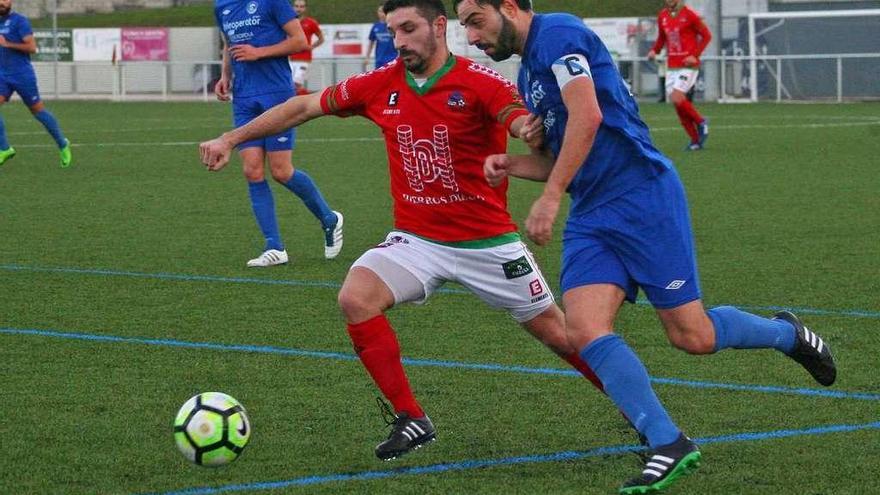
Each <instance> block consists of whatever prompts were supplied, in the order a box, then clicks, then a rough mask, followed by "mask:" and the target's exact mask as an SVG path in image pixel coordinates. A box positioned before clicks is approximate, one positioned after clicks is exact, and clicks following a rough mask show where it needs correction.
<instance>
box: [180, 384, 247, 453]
mask: <svg viewBox="0 0 880 495" xmlns="http://www.w3.org/2000/svg"><path fill="white" fill-rule="evenodd" d="M250 437H251V424H250V421H249V420H248V417H247V413H246V412H245V410H244V407H242V405H241V404H239V403H238V401H237V400H235V399H233V398H232V397H230V396H228V395H226V394H223V393H220V392H205V393H203V394H198V395H196V396H195V397H192V398H190V399H189V400H188V401H186V402H185V403H184V404H183V407H181V408H180V411H178V412H177V417H176V418H174V441H175V442H176V443H177V448H178V449H180V451H181V452H182V453H183V455H184V456H185V457H186V458H187V459H189V460H190V461H191V462H194V463H196V464H198V465H199V466H222V465H224V464H229V463H230V462H232V461H234V460H235V459H237V458H238V456H239V455H241V452H242V450H244V447H245V445H247V443H248V440H249V439H250Z"/></svg>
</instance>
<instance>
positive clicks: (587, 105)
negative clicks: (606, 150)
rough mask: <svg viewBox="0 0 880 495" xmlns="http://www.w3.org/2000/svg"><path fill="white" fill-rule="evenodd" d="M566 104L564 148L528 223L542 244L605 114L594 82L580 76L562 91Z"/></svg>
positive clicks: (531, 234)
mask: <svg viewBox="0 0 880 495" xmlns="http://www.w3.org/2000/svg"><path fill="white" fill-rule="evenodd" d="M562 101H563V103H564V104H565V107H566V109H568V123H567V124H566V125H565V134H564V137H563V140H562V149H561V150H560V151H559V156H557V157H556V163H555V164H554V165H553V169H552V171H551V172H550V175H549V177H547V185H546V186H544V192H543V193H542V194H541V196H540V197H539V198H538V199H537V200H536V201H535V203H534V204H533V205H532V209H531V210H530V212H529V216H528V218H526V222H525V227H526V235H528V237H529V238H530V239H532V240H533V241H535V243H537V244H538V245H544V244H546V243H548V242H549V241H550V238H551V236H552V235H553V222H554V221H556V215H557V214H558V213H559V204H560V202H561V201H562V196H563V195H564V194H565V191H566V189H567V188H568V185H569V184H570V183H571V181H572V179H573V178H574V176H575V174H576V173H577V171H578V169H579V168H580V167H581V164H582V163H583V162H584V160H586V158H587V155H589V153H590V149H591V148H592V147H593V140H594V139H595V138H596V132H597V131H598V130H599V125H601V124H602V111H601V110H600V109H599V102H598V100H597V99H596V87H595V86H594V85H593V81H592V80H591V79H589V78H587V77H578V78H575V79H572V80H571V81H569V82H568V84H566V85H565V87H563V88H562Z"/></svg>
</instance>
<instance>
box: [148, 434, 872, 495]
mask: <svg viewBox="0 0 880 495" xmlns="http://www.w3.org/2000/svg"><path fill="white" fill-rule="evenodd" d="M876 429H880V421H878V422H873V423H864V424H857V425H831V426H817V427H813V428H804V429H800V430H774V431H762V432H749V433H737V434H732V435H720V436H713V437H703V438H695V439H694V441H695V442H697V443H698V444H700V445H701V446H704V445H709V444H713V443H718V444H725V443H735V442H755V441H760V440H774V439H780V438H791V437H801V436H809V435H828V434H832V433H848V432H853V431H861V430H876ZM642 449H643V447H641V446H638V445H613V446H607V447H599V448H595V449H590V450H568V451H563V452H555V453H552V454H538V455H527V456H516V457H502V458H498V459H470V460H465V461H460V462H449V463H443V464H431V465H428V466H414V467H407V468H398V469H389V470H385V471H362V472H360V473H339V474H329V475H323V476H305V477H302V478H293V479H289V480H280V481H264V482H254V483H240V484H235V485H222V486H216V487H195V488H186V489H183V490H175V491H169V492H154V493H153V494H151V495H160V494H161V495H210V494H214V493H228V492H245V491H256V490H274V489H279V488H290V487H298V486H311V485H321V484H327V483H334V482H345V481H370V480H378V479H385V478H396V477H398V476H412V475H424V474H438V473H446V472H453V471H470V470H473V469H482V468H493V467H501V466H512V465H518V464H537V463H547V462H560V461H574V460H581V459H588V458H591V457H599V456H607V455H619V454H625V453H629V452H637V451H639V450H642Z"/></svg>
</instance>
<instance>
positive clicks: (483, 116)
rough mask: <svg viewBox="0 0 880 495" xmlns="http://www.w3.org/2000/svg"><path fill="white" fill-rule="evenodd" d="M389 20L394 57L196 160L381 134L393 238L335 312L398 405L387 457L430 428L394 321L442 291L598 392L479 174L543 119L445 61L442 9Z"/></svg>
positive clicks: (413, 1) (402, 3)
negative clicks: (356, 124) (504, 325)
mask: <svg viewBox="0 0 880 495" xmlns="http://www.w3.org/2000/svg"><path fill="white" fill-rule="evenodd" d="M383 9H384V11H385V13H386V14H387V18H386V22H387V23H388V29H389V30H390V31H391V33H392V35H393V36H394V44H395V47H396V48H397V49H398V51H399V52H400V57H399V58H398V59H397V60H395V61H393V62H391V63H389V64H387V65H385V66H383V67H381V68H379V69H376V70H374V71H372V72H368V73H366V74H358V75H355V76H352V77H350V78H348V79H346V80H345V81H343V82H342V83H340V84H337V85H336V86H332V87H330V88H327V89H325V90H324V91H323V93H321V94H318V93H315V94H312V95H306V96H300V97H296V98H292V99H290V100H288V101H287V102H286V103H283V104H282V105H279V106H277V107H275V108H273V109H271V110H269V111H268V112H266V113H264V114H263V115H262V116H260V117H258V118H257V119H255V120H254V121H252V122H251V123H250V124H248V125H246V126H244V127H240V128H238V129H235V130H233V131H230V132H228V133H226V134H224V135H223V136H221V137H219V138H217V139H214V140H212V141H208V142H205V143H202V144H201V146H200V154H201V159H202V162H203V163H204V164H205V165H207V167H208V169H209V170H219V169H220V168H222V167H223V166H225V165H226V163H227V162H228V160H229V155H230V153H231V150H232V149H233V147H234V146H235V145H236V144H237V143H239V142H241V141H243V140H247V139H253V138H254V137H256V136H261V135H264V134H270V133H273V132H277V130H280V129H285V128H288V127H294V126H297V125H300V124H302V123H304V122H306V121H308V120H311V119H314V118H317V117H320V116H322V115H327V114H335V115H339V116H351V115H361V116H363V117H366V118H368V119H370V120H372V121H373V122H375V123H376V124H377V125H378V126H379V127H381V129H382V133H383V135H384V137H385V144H386V149H387V154H388V162H389V163H388V165H389V174H390V176H391V194H392V196H393V199H394V230H393V231H392V232H391V233H389V234H388V236H387V237H386V238H385V241H384V242H383V243H382V244H380V245H378V246H376V247H375V248H373V249H370V250H368V251H367V252H366V253H364V254H363V255H362V256H361V257H360V258H358V260H357V261H355V262H354V265H353V266H352V268H351V269H350V271H349V273H348V275H347V277H346V279H345V282H344V283H343V286H342V289H341V290H340V292H339V305H340V308H341V309H342V312H343V314H344V315H345V318H346V321H347V323H348V333H349V335H350V336H351V340H352V343H353V344H354V347H355V350H356V351H357V353H358V356H359V357H360V360H361V362H362V363H363V365H364V367H365V368H366V369H367V371H368V372H369V373H370V375H371V376H372V378H373V380H374V381H375V382H376V384H377V385H378V386H379V389H380V390H381V391H382V393H383V394H384V395H385V397H386V398H387V399H388V400H389V401H390V402H391V403H392V405H393V406H394V413H395V420H394V423H393V428H392V431H391V433H390V434H389V436H388V439H387V440H386V441H384V442H382V443H381V444H379V445H378V446H377V447H376V455H377V456H378V457H379V458H380V459H385V460H387V459H393V458H395V457H398V456H400V455H402V454H405V453H407V452H409V451H410V450H412V449H415V448H418V447H419V446H421V445H422V444H424V443H426V442H430V441H432V440H433V439H434V437H435V429H434V425H433V424H432V423H431V420H430V419H429V418H428V416H427V415H426V414H425V412H424V411H423V410H422V407H421V405H420V404H419V403H418V402H417V401H416V399H415V396H414V395H413V392H412V390H411V388H410V385H409V382H408V380H407V377H406V373H405V372H404V370H403V365H402V363H401V360H400V346H399V344H398V342H397V337H396V335H395V332H394V330H393V329H392V328H391V325H390V324H389V322H388V320H387V319H386V317H385V311H386V310H388V309H390V308H391V307H393V306H395V305H397V304H401V303H406V302H413V303H417V304H418V303H422V302H424V301H425V300H426V299H427V298H428V297H429V296H430V295H431V294H432V293H433V292H434V291H435V290H437V289H438V288H439V287H440V286H441V285H443V284H444V283H445V282H447V281H454V282H458V283H460V284H462V285H463V286H465V287H466V288H468V289H469V290H470V291H471V292H473V293H474V294H475V295H477V296H478V297H479V298H480V299H482V300H483V301H484V302H486V303H487V304H489V305H491V306H493V307H498V308H503V309H505V310H506V311H507V312H508V313H509V314H510V315H511V316H512V317H513V318H514V319H515V320H516V321H518V322H519V323H521V324H522V325H523V327H524V328H525V329H526V330H527V331H529V332H530V333H531V334H532V335H533V336H535V337H536V338H537V339H539V340H540V341H541V342H542V343H544V344H545V345H547V346H548V347H549V348H550V349H552V350H553V351H554V352H556V353H557V354H558V355H559V356H561V357H562V358H563V359H565V360H566V361H568V362H569V363H570V364H571V365H572V366H574V367H575V368H576V369H578V371H580V372H581V373H582V374H583V375H584V376H586V377H587V378H589V379H590V380H591V381H592V382H593V384H594V385H596V386H597V387H599V388H600V389H601V385H600V383H599V382H598V381H597V380H596V378H595V375H594V374H593V373H592V370H590V369H589V367H587V366H585V365H584V362H583V360H581V359H580V358H579V356H577V354H576V353H574V349H572V348H571V346H570V345H569V343H568V341H567V339H566V338H565V328H564V323H563V315H562V311H561V310H560V309H559V308H558V307H557V306H556V304H555V303H554V300H553V295H552V293H551V292H550V290H549V289H548V286H547V282H546V280H545V278H544V276H543V274H542V273H541V271H540V269H539V268H538V266H537V264H536V263H535V260H534V258H533V256H532V254H531V253H530V252H529V250H528V249H527V248H526V246H525V244H523V242H522V241H521V240H520V236H519V233H518V232H517V228H516V225H515V224H514V223H513V220H512V219H511V216H510V213H509V212H508V211H507V182H506V180H504V181H502V182H501V183H500V184H499V185H498V187H491V186H490V185H489V184H488V183H487V181H486V179H485V177H484V175H483V162H484V160H485V158H486V157H487V156H488V155H491V154H497V153H504V152H505V151H506V148H507V134H508V133H510V134H511V135H514V136H520V137H523V138H525V139H526V141H527V142H529V141H532V138H533V137H534V135H535V134H537V133H538V132H539V129H540V127H541V123H540V121H536V120H534V119H532V118H531V117H530V116H529V115H528V112H526V110H525V109H524V107H523V104H522V101H521V99H520V98H519V96H518V94H517V90H516V87H515V86H514V85H513V84H512V83H510V82H509V81H507V80H506V79H504V78H503V77H501V76H500V75H499V74H498V73H496V72H495V71H493V70H491V69H489V68H486V67H484V66H482V65H479V64H477V63H475V62H474V61H472V60H469V59H467V58H463V57H457V56H454V55H452V54H451V53H450V52H449V48H448V47H447V43H446V25H447V17H446V9H445V7H444V6H443V2H442V0H388V1H387V2H386V3H385V4H384V6H383ZM273 130H274V131H273ZM532 144H534V143H532Z"/></svg>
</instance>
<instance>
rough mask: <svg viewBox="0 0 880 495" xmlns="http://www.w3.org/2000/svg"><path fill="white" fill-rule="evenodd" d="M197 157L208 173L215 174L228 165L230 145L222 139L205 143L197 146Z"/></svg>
mask: <svg viewBox="0 0 880 495" xmlns="http://www.w3.org/2000/svg"><path fill="white" fill-rule="evenodd" d="M199 156H200V157H201V159H202V163H203V164H204V165H205V167H206V168H207V169H208V171H209V172H216V171H218V170H220V169H221V168H223V167H225V166H226V164H227V163H229V158H230V156H232V145H231V144H229V142H228V141H226V140H225V139H223V138H222V137H219V138H217V139H212V140H210V141H205V142H204V143H202V144H200V145H199Z"/></svg>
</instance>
